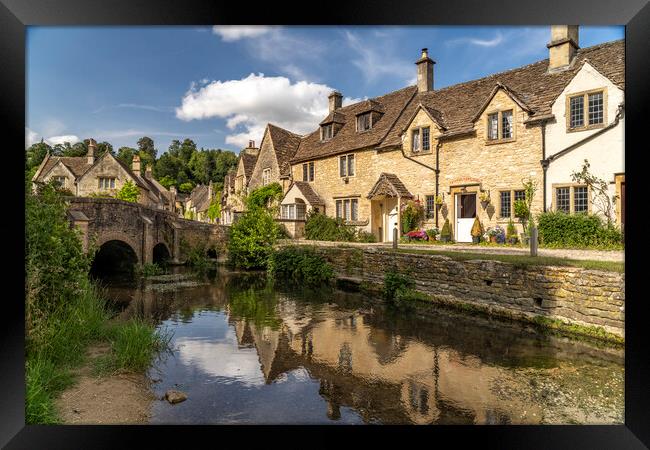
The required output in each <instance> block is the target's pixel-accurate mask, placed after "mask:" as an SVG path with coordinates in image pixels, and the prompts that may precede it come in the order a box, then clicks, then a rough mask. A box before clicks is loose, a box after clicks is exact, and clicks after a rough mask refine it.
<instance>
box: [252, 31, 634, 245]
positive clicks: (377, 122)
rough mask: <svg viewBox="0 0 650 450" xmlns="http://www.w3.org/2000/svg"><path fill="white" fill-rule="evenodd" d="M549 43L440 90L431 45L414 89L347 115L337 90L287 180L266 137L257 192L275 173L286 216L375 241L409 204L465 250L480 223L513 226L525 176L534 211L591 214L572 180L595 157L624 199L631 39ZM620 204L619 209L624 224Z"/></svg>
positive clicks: (569, 35)
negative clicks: (324, 222)
mask: <svg viewBox="0 0 650 450" xmlns="http://www.w3.org/2000/svg"><path fill="white" fill-rule="evenodd" d="M547 47H548V50H549V58H548V59H545V60H542V61H539V62H536V63H533V64H529V65H526V66H523V67H520V68H516V69H513V70H509V71H506V72H501V73H497V74H494V75H490V76H488V77H484V78H481V79H478V80H472V81H468V82H464V83H459V84H456V85H452V86H448V87H445V88H442V89H435V88H434V64H435V62H434V61H433V60H432V59H431V58H430V57H429V54H428V51H427V49H423V50H422V54H421V56H420V58H419V59H418V60H417V61H416V62H415V65H416V73H417V84H416V85H415V86H409V87H406V88H403V89H400V90H397V91H394V92H391V93H388V94H385V95H383V96H380V97H376V98H372V99H369V100H365V101H362V102H358V103H355V104H352V105H348V106H346V107H342V94H340V93H339V92H333V93H331V94H330V95H329V114H328V115H327V117H325V118H324V119H323V121H321V122H320V124H319V127H318V128H317V129H316V130H315V131H313V132H312V133H309V134H307V135H306V136H304V137H302V138H299V137H298V136H296V135H293V136H292V138H291V139H292V142H291V146H292V147H293V146H294V145H296V146H297V149H296V150H295V154H293V156H291V157H290V158H289V164H290V172H289V173H287V172H286V170H285V171H281V170H279V168H280V167H281V165H280V164H278V163H277V162H276V161H275V160H274V159H273V158H269V159H268V160H267V158H266V156H265V145H264V144H265V142H264V141H263V143H262V146H261V151H260V157H259V158H258V161H257V164H256V166H255V170H254V172H253V177H252V179H251V181H250V185H251V186H255V185H262V184H265V182H268V180H270V179H275V177H276V176H277V177H278V178H279V179H281V180H282V182H283V187H285V193H286V194H285V196H284V199H283V200H282V202H281V217H282V219H283V220H288V221H297V222H300V221H301V220H303V219H302V217H303V214H304V213H305V212H307V211H309V210H310V209H312V208H318V209H319V210H321V211H324V212H325V214H327V215H329V216H333V217H340V218H343V219H344V220H345V221H346V222H347V223H348V224H350V225H353V226H356V227H359V228H360V229H363V230H365V231H367V232H370V233H372V234H374V235H375V237H376V238H377V239H378V240H379V241H390V240H392V230H393V229H394V228H396V227H398V228H399V224H400V219H401V213H402V210H403V207H404V205H405V204H406V202H408V201H411V200H414V201H417V202H419V203H420V204H421V205H422V206H423V207H424V211H425V216H426V219H425V224H424V227H425V228H430V227H439V228H440V227H442V225H443V223H444V222H445V220H449V223H450V226H451V229H452V236H453V238H454V239H455V240H456V241H458V242H470V241H471V235H470V230H471V227H472V224H473V222H474V218H475V217H478V218H479V220H480V221H481V223H482V225H483V227H484V228H488V227H494V226H496V225H500V226H502V227H504V228H505V227H506V226H507V224H508V222H509V221H510V220H511V219H512V220H513V221H515V222H517V220H516V218H515V217H514V202H515V201H516V200H518V199H522V198H523V197H524V191H523V186H522V182H523V181H524V180H532V181H534V182H535V183H536V184H537V187H538V191H537V194H536V195H535V197H534V199H533V203H532V208H531V209H532V212H533V213H534V214H536V213H539V212H542V211H545V210H548V209H562V210H564V211H566V212H568V213H577V212H580V211H584V210H585V208H586V210H587V211H593V212H595V211H594V208H592V206H591V205H592V203H593V200H594V199H593V198H592V196H591V193H590V192H587V191H586V188H585V186H580V185H576V184H575V183H573V182H572V181H571V176H570V174H571V172H572V171H579V170H580V168H581V163H582V161H583V160H584V159H588V160H589V161H590V162H591V164H592V169H594V171H595V174H596V175H598V176H601V177H603V178H605V179H606V180H607V181H608V182H610V183H611V185H612V192H617V193H620V194H621V197H623V198H624V188H625V179H624V165H623V155H624V150H623V143H622V136H623V134H622V133H623V124H622V111H623V107H624V105H623V92H624V91H623V90H624V60H623V55H624V42H623V41H614V42H609V43H605V44H601V45H597V46H594V47H589V48H584V49H580V48H579V40H578V28H577V26H566V25H562V26H553V27H552V29H551V42H550V43H549V44H548V45H547ZM270 127H271V125H269V127H267V130H266V132H265V140H266V139H267V136H269V134H271V133H270V131H269V130H271V128H270ZM270 140H273V141H275V139H269V141H270ZM288 153H290V152H287V153H286V154H288ZM267 154H269V156H273V152H268V151H267ZM286 154H284V155H283V156H285V157H286ZM276 159H277V158H276ZM267 166H268V169H269V170H268V171H267V172H265V173H267V175H266V176H264V177H263V176H262V172H263V170H267ZM436 199H438V201H436ZM623 205H624V202H621V201H620V200H619V201H618V202H617V205H616V207H615V214H616V216H617V221H618V223H621V222H623V221H624V219H623V216H624V213H623V211H624V208H623ZM517 227H518V228H519V231H521V225H520V224H518V225H517ZM288 228H291V227H288ZM293 229H294V230H295V232H296V233H297V234H296V236H298V235H300V231H299V230H300V226H299V225H295V226H293Z"/></svg>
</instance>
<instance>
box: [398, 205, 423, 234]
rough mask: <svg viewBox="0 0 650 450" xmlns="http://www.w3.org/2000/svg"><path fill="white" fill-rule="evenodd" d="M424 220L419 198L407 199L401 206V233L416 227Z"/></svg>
mask: <svg viewBox="0 0 650 450" xmlns="http://www.w3.org/2000/svg"><path fill="white" fill-rule="evenodd" d="M423 220H424V207H423V206H422V204H421V203H420V201H419V200H409V201H408V202H406V205H405V206H403V207H402V233H408V232H409V231H412V230H414V229H416V228H417V227H418V226H420V224H421V223H422V221H423Z"/></svg>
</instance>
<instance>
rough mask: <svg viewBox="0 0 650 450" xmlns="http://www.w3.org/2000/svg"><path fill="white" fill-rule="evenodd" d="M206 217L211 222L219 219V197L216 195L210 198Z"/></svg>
mask: <svg viewBox="0 0 650 450" xmlns="http://www.w3.org/2000/svg"><path fill="white" fill-rule="evenodd" d="M208 217H209V218H210V220H211V221H213V222H214V221H215V220H217V219H218V218H219V217H221V195H219V194H217V195H215V196H214V197H213V198H212V202H211V203H210V207H209V208H208Z"/></svg>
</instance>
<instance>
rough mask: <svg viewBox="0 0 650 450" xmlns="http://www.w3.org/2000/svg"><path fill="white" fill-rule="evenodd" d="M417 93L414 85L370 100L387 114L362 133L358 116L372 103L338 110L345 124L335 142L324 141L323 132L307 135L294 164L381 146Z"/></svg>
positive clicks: (353, 105)
mask: <svg viewBox="0 0 650 450" xmlns="http://www.w3.org/2000/svg"><path fill="white" fill-rule="evenodd" d="M416 92H417V88H416V87H415V86H409V87H407V88H404V89H400V90H397V91H394V92H391V93H389V94H386V95H383V96H381V97H376V98H373V99H371V100H372V101H373V102H375V103H376V104H379V105H381V107H382V108H383V109H384V114H383V115H382V117H381V119H379V120H378V121H377V122H376V123H374V124H373V127H372V128H371V129H370V130H367V131H364V132H363V133H357V129H356V115H357V114H360V113H363V112H367V111H368V107H369V106H370V105H372V104H374V103H371V102H370V101H369V100H364V101H362V102H359V103H354V104H352V105H348V106H344V107H343V108H339V109H337V110H336V112H337V113H339V114H341V115H343V117H344V118H345V123H344V124H343V126H342V127H341V129H340V130H339V131H338V132H337V133H336V135H334V137H333V138H332V139H329V140H327V141H321V140H320V130H316V131H314V132H312V133H311V134H308V135H307V136H305V137H304V138H303V139H302V141H301V142H300V146H299V147H298V151H297V152H296V155H295V156H294V158H293V160H292V161H291V162H292V163H298V162H302V161H307V160H310V159H314V158H321V157H323V156H330V155H335V154H339V153H345V152H348V151H351V150H356V149H359V148H365V147H370V146H375V145H378V144H379V143H380V142H381V141H382V139H383V138H384V136H386V133H387V132H388V131H389V130H390V128H391V127H392V125H393V124H394V123H395V120H397V118H398V116H399V114H400V112H401V111H402V110H403V109H404V107H405V106H406V104H407V103H408V102H409V101H410V100H411V98H412V97H413V95H415V93H416Z"/></svg>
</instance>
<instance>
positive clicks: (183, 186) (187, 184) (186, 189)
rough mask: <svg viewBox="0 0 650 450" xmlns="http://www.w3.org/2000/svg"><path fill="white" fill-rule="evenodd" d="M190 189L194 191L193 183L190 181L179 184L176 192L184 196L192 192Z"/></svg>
mask: <svg viewBox="0 0 650 450" xmlns="http://www.w3.org/2000/svg"><path fill="white" fill-rule="evenodd" d="M192 189H194V183H192V182H191V181H187V182H185V183H181V184H180V185H179V186H178V190H179V191H180V192H183V193H185V194H189V193H190V192H192Z"/></svg>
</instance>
